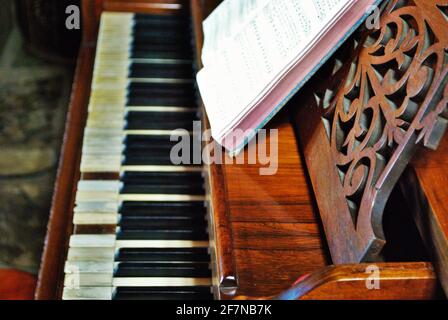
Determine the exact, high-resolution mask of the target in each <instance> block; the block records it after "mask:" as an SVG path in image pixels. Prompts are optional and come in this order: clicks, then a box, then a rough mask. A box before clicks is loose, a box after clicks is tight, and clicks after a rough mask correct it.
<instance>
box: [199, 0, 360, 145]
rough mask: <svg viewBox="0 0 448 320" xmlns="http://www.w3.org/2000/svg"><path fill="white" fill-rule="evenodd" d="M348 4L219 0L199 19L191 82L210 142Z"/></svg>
mask: <svg viewBox="0 0 448 320" xmlns="http://www.w3.org/2000/svg"><path fill="white" fill-rule="evenodd" d="M352 2H353V0H225V1H224V2H223V3H222V4H221V5H220V6H219V7H218V8H217V9H216V10H215V11H214V12H213V13H212V14H211V15H210V16H209V18H207V19H206V20H205V21H204V25H203V26H204V48H203V54H202V61H203V64H204V68H203V69H202V70H201V71H200V72H199V73H198V75H197V81H198V85H199V89H200V92H201V95H202V99H203V101H204V104H205V108H206V111H207V114H208V117H209V120H210V124H211V128H212V133H213V135H214V137H215V138H218V139H219V138H220V137H222V136H223V135H225V134H226V133H227V132H228V131H229V130H231V129H232V127H233V126H234V125H235V124H236V123H237V122H238V121H239V119H240V118H241V117H242V116H244V114H246V113H247V112H248V111H250V108H251V107H253V106H254V104H256V102H257V100H258V99H259V97H261V96H263V94H265V93H266V92H267V91H268V90H269V89H270V85H272V84H273V83H275V81H276V79H278V77H281V76H282V74H283V73H284V72H286V71H287V69H288V67H289V66H291V64H293V63H295V62H297V60H300V59H301V57H302V56H303V55H304V54H306V52H307V50H308V49H309V48H310V46H312V44H313V43H314V42H315V41H316V39H318V38H319V35H321V34H322V33H323V32H324V31H325V30H326V29H327V28H328V26H330V25H331V24H332V22H333V21H334V20H335V19H337V18H338V16H340V15H341V13H342V12H344V11H345V10H347V8H348V7H349V5H350V4H351V3H352Z"/></svg>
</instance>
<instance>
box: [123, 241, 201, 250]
mask: <svg viewBox="0 0 448 320" xmlns="http://www.w3.org/2000/svg"><path fill="white" fill-rule="evenodd" d="M208 245H209V243H208V241H193V240H117V241H116V243H115V248H116V249H117V250H118V249H125V248H134V249H141V248H208Z"/></svg>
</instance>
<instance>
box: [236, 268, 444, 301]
mask: <svg viewBox="0 0 448 320" xmlns="http://www.w3.org/2000/svg"><path fill="white" fill-rule="evenodd" d="M371 267H372V266H371V265H368V264H354V265H340V266H329V267H326V268H322V269H321V270H320V271H318V272H315V273H313V274H310V275H305V276H304V277H302V278H301V279H299V281H298V282H297V284H295V285H294V286H293V287H292V288H290V289H289V290H286V291H285V292H283V293H282V294H280V295H278V296H271V297H264V298H262V299H281V300H291V299H300V300H385V299H387V300H426V299H438V298H440V287H439V285H438V283H437V282H436V281H434V280H435V278H436V274H435V272H434V269H433V266H432V264H430V263H381V264H377V265H375V267H377V268H378V272H379V274H380V275H381V281H380V282H377V283H375V282H374V281H375V280H374V279H373V278H372V274H371V273H369V272H366V270H369V268H371ZM247 298H248V297H238V299H240V300H245V299H247Z"/></svg>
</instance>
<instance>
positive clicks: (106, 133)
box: [84, 127, 124, 142]
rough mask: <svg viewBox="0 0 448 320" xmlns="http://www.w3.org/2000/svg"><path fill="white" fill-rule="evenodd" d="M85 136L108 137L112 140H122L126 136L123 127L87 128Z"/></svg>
mask: <svg viewBox="0 0 448 320" xmlns="http://www.w3.org/2000/svg"><path fill="white" fill-rule="evenodd" d="M84 136H85V137H87V138H89V139H90V138H91V137H93V138H96V137H98V139H99V138H104V137H108V139H111V140H112V141H114V142H115V141H116V140H117V141H122V140H123V137H124V133H123V128H119V129H117V128H87V127H86V128H85V130H84Z"/></svg>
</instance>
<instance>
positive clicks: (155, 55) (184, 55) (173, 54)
mask: <svg viewBox="0 0 448 320" xmlns="http://www.w3.org/2000/svg"><path fill="white" fill-rule="evenodd" d="M151 49H152V50H151ZM156 49H158V50H156ZM192 55H193V54H192V53H190V51H189V50H187V51H173V50H167V49H164V50H162V49H160V48H152V47H150V46H147V47H141V46H140V47H137V48H133V49H132V51H131V59H173V60H191V59H192Z"/></svg>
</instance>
